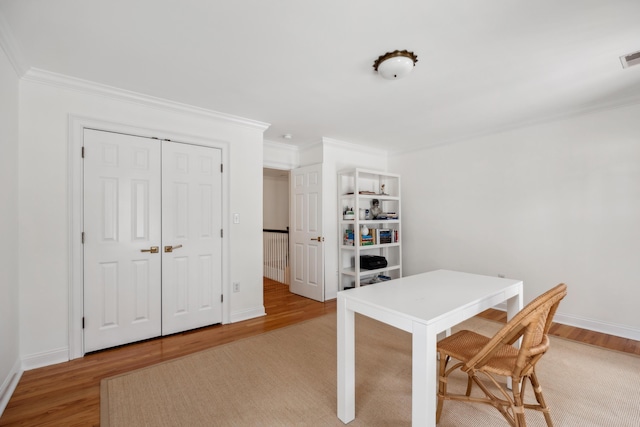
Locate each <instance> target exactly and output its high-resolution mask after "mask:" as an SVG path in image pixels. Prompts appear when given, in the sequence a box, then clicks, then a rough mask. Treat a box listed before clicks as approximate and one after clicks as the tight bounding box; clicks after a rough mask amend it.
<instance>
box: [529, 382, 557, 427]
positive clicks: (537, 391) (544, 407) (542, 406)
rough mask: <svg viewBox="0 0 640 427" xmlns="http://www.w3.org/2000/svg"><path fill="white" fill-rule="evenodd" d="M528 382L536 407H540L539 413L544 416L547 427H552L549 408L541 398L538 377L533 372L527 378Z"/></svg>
mask: <svg viewBox="0 0 640 427" xmlns="http://www.w3.org/2000/svg"><path fill="white" fill-rule="evenodd" d="M529 381H531V386H532V387H533V393H534V394H535V395H536V401H537V402H538V405H540V411H542V413H543V414H544V419H545V421H546V422H547V426H548V427H553V421H551V414H550V413H549V408H548V407H547V404H546V403H545V401H544V397H543V396H542V387H541V386H540V382H539V381H538V377H537V376H536V373H535V371H533V372H532V373H531V375H530V376H529Z"/></svg>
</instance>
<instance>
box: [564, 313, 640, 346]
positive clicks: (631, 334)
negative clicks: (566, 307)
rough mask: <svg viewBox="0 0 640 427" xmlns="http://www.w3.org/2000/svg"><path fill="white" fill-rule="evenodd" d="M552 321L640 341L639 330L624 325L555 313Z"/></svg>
mask: <svg viewBox="0 0 640 427" xmlns="http://www.w3.org/2000/svg"><path fill="white" fill-rule="evenodd" d="M553 321H554V322H556V323H562V324H563V325H569V326H575V327H576V328H582V329H588V330H590V331H595V332H602V333H603V334H608V335H614V336H616V337H622V338H628V339H631V340H636V341H640V330H638V329H633V328H630V327H628V326H625V325H618V324H615V323H607V322H602V321H599V320H593V319H587V318H584V317H576V316H567V315H564V314H561V313H556V315H555V317H554V318H553Z"/></svg>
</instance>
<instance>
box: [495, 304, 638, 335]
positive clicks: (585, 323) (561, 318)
mask: <svg viewBox="0 0 640 427" xmlns="http://www.w3.org/2000/svg"><path fill="white" fill-rule="evenodd" d="M493 308H495V309H496V310H501V311H507V304H504V303H503V304H499V305H496V306H495V307H493ZM553 321H554V322H555V323H560V324H562V325H567V326H573V327H576V328H581V329H587V330H589V331H594V332H601V333H603V334H608V335H613V336H616V337H622V338H628V339H631V340H636V341H640V330H638V329H634V328H630V327H628V326H625V325H618V324H615V323H607V322H602V321H600V320H594V319H588V318H586V317H578V316H570V315H567V314H562V313H556V315H555V316H554V318H553Z"/></svg>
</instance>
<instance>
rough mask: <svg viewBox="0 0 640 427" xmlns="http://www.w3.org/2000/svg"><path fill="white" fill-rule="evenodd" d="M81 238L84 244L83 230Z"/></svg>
mask: <svg viewBox="0 0 640 427" xmlns="http://www.w3.org/2000/svg"><path fill="white" fill-rule="evenodd" d="M81 239H82V244H83V245H84V231H83V232H82V237H81Z"/></svg>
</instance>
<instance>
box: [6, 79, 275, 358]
mask: <svg viewBox="0 0 640 427" xmlns="http://www.w3.org/2000/svg"><path fill="white" fill-rule="evenodd" d="M43 74H44V75H43ZM69 80H70V82H68V81H66V80H65V78H63V77H60V76H51V75H47V74H46V73H36V74H35V75H27V78H26V79H25V80H23V81H22V82H21V90H20V146H19V159H20V162H19V176H20V180H19V191H20V201H19V210H20V219H21V220H20V226H19V232H20V234H21V239H20V244H19V251H18V253H19V273H20V302H21V304H20V322H19V323H20V327H21V332H20V338H21V355H22V357H23V359H26V360H29V359H38V358H46V356H47V355H48V354H55V355H61V354H63V353H64V352H65V351H66V348H67V343H68V336H67V334H68V319H69V295H68V292H69V281H70V273H69V247H68V246H69V243H68V241H69V226H68V215H69V210H68V203H69V199H70V197H71V195H70V194H68V193H69V192H68V183H67V176H68V173H69V164H68V163H69V162H68V126H69V115H74V116H86V117H90V118H94V119H98V120H102V121H108V122H114V123H122V124H126V125H130V126H134V127H139V128H146V129H154V130H157V131H158V133H159V135H158V136H159V137H162V133H163V132H167V133H171V134H176V133H177V134H182V135H192V136H193V137H195V138H202V139H214V140H219V141H225V142H226V143H228V147H229V148H228V151H229V159H230V164H225V168H226V170H227V171H228V173H229V187H230V191H229V212H230V213H239V214H240V217H241V222H240V224H232V223H231V224H230V225H229V229H228V230H225V237H226V238H228V239H230V253H229V254H226V255H227V256H229V258H230V261H229V265H230V271H229V272H228V273H229V274H228V277H229V281H230V282H240V283H241V290H242V291H241V292H240V293H229V294H227V296H228V297H229V298H230V299H231V300H230V307H229V308H230V317H231V320H241V319H243V318H248V317H254V316H256V315H261V314H264V307H263V301H262V265H261V262H262V244H261V236H262V233H261V230H262V209H261V207H262V132H263V129H264V128H260V127H259V126H249V125H243V124H242V123H241V122H240V121H233V120H230V121H226V120H224V119H218V118H216V117H214V116H213V115H208V114H207V113H206V112H204V111H200V112H198V111H195V112H192V111H190V110H188V109H187V110H185V109H183V108H182V107H180V106H176V107H174V106H173V104H171V103H162V102H160V103H155V102H153V100H152V101H150V102H149V100H148V99H146V98H144V97H137V96H134V95H132V94H124V95H123V94H121V93H119V91H118V90H116V89H113V90H102V89H104V88H101V90H97V91H93V89H92V88H91V87H90V86H91V85H87V84H86V82H76V81H73V80H72V79H69ZM67 83H70V86H68V85H67ZM69 87H73V89H70V88H69ZM85 89H86V90H85ZM247 122H248V121H247ZM223 286H225V287H226V286H229V284H228V283H225V284H223ZM227 289H228V288H227Z"/></svg>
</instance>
